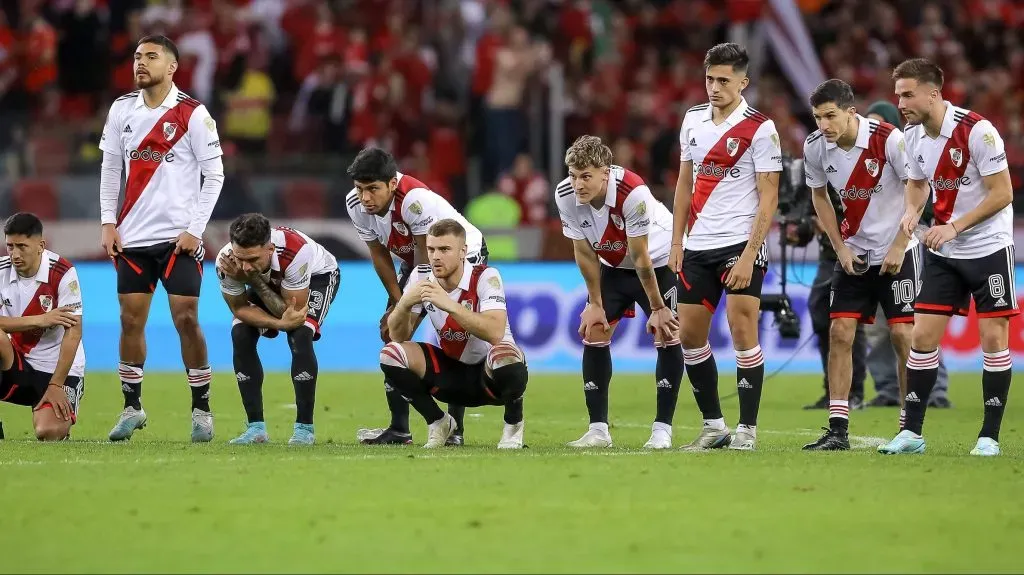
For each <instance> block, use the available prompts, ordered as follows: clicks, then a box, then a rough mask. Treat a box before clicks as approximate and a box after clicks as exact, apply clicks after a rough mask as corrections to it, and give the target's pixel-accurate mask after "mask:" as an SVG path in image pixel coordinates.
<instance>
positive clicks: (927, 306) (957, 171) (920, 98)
mask: <svg viewBox="0 0 1024 575" xmlns="http://www.w3.org/2000/svg"><path fill="white" fill-rule="evenodd" d="M892 77H893V79H894V80H895V81H896V86H895V89H896V96H897V97H899V108H900V111H901V112H903V115H904V116H906V118H907V123H908V127H907V131H906V143H907V144H906V147H907V158H908V169H907V176H908V178H909V180H908V181H907V193H906V212H905V213H904V215H903V223H902V225H903V229H904V231H905V232H906V233H908V234H910V233H913V232H914V230H915V228H916V227H917V225H918V221H919V218H920V214H921V211H922V210H923V209H924V205H925V201H926V200H927V198H928V193H929V184H930V185H931V189H932V190H934V196H933V202H934V206H935V225H934V226H933V227H932V228H930V229H929V230H928V231H927V232H925V233H923V234H922V242H923V243H924V244H925V246H927V247H928V248H929V250H931V251H929V252H927V253H926V254H925V256H924V272H923V277H922V279H921V291H920V293H918V294H917V301H916V303H915V305H914V311H915V312H916V314H915V316H914V332H913V336H912V340H913V341H912V342H911V350H910V357H909V359H908V360H907V388H908V391H907V395H906V397H904V398H903V402H904V406H905V407H906V410H907V419H906V425H905V427H904V429H903V431H901V432H900V433H899V434H898V435H897V436H896V437H895V438H893V440H892V441H890V442H889V443H887V444H885V445H882V446H879V448H878V450H879V451H880V452H882V453H887V454H892V453H922V452H923V451H924V448H925V443H924V438H923V437H922V436H921V430H922V427H923V426H924V413H925V408H926V407H927V403H928V396H929V395H930V394H931V391H932V388H933V387H935V380H936V378H937V377H938V369H939V342H940V341H941V340H942V336H943V335H944V334H945V333H946V324H947V323H948V322H949V317H950V316H952V315H954V314H956V315H967V311H968V309H969V307H970V299H971V297H972V296H973V297H974V306H975V309H976V310H977V312H978V328H979V329H980V331H981V349H982V351H983V352H984V356H985V357H984V371H982V376H981V388H982V395H983V399H984V402H985V404H984V405H985V419H984V421H983V422H982V425H981V432H980V433H978V442H977V444H976V445H975V446H974V449H972V450H971V454H972V455H999V427H1000V425H1001V423H1002V421H1003V410H1004V409H1006V396H1007V394H1008V393H1009V391H1010V380H1011V377H1012V376H1011V373H1012V370H1011V367H1012V359H1011V357H1010V350H1009V329H1010V318H1011V317H1013V316H1015V315H1018V314H1019V313H1020V311H1019V310H1018V309H1017V298H1016V295H1015V294H1014V291H1013V287H1014V277H1013V262H1014V256H1013V207H1012V205H1011V202H1012V201H1013V187H1012V186H1011V184H1010V172H1009V167H1008V165H1007V163H1006V150H1005V149H1004V148H1003V139H1002V138H1001V137H999V132H997V131H996V129H995V128H994V127H993V126H992V123H991V122H989V121H988V120H986V119H984V118H982V117H981V116H979V115H978V114H976V113H975V112H972V111H970V110H965V109H963V108H958V107H957V106H954V105H953V104H951V103H949V102H946V101H944V100H943V99H942V69H941V68H939V67H938V66H936V65H935V64H933V63H931V62H929V61H928V60H925V59H922V58H915V59H912V60H907V61H905V62H903V63H902V64H900V65H899V66H897V67H896V69H895V70H894V71H893V73H892ZM938 250H941V253H940V252H939V251H938Z"/></svg>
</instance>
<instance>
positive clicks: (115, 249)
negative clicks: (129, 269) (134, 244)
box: [100, 224, 121, 258]
mask: <svg viewBox="0 0 1024 575" xmlns="http://www.w3.org/2000/svg"><path fill="white" fill-rule="evenodd" d="M100 245H101V246H103V251H105V252H107V256H108V257H111V258H114V257H117V254H119V253H121V234H120V233H118V231H117V227H116V226H115V225H114V224H103V228H102V231H101V232H100Z"/></svg>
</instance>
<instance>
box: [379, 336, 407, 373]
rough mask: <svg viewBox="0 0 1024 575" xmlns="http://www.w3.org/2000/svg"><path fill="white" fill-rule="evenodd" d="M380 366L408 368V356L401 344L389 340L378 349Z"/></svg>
mask: <svg viewBox="0 0 1024 575" xmlns="http://www.w3.org/2000/svg"><path fill="white" fill-rule="evenodd" d="M380 367H381V369H384V370H386V368H399V369H409V356H408V354H406V353H405V348H404V347H402V344H400V343H396V342H390V343H387V344H385V345H384V347H382V348H381V349H380Z"/></svg>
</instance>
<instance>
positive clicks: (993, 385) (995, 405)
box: [978, 349, 1013, 441]
mask: <svg viewBox="0 0 1024 575" xmlns="http://www.w3.org/2000/svg"><path fill="white" fill-rule="evenodd" d="M984 365H985V371H983V372H982V374H981V389H982V393H983V395H984V400H985V420H984V422H983V423H982V424H981V433H979V434H978V437H988V438H991V439H993V440H995V441H999V427H1000V425H1001V424H1002V423H1003V411H1004V410H1005V409H1006V397H1007V395H1009V393H1010V381H1011V379H1012V378H1013V369H1012V366H1013V359H1012V358H1011V357H1010V350H1009V349H1004V350H1003V351H997V352H995V353H986V354H985V360H984Z"/></svg>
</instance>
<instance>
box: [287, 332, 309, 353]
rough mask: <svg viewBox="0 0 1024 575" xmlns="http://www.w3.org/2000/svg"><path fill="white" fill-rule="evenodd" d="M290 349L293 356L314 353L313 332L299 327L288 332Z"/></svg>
mask: <svg viewBox="0 0 1024 575" xmlns="http://www.w3.org/2000/svg"><path fill="white" fill-rule="evenodd" d="M288 348H289V349H291V351H292V355H298V354H305V353H310V352H312V351H313V330H311V329H309V328H307V327H304V326H302V327H299V329H294V330H292V331H290V332H288Z"/></svg>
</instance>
